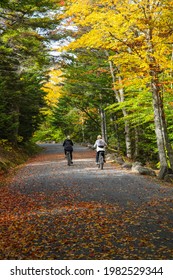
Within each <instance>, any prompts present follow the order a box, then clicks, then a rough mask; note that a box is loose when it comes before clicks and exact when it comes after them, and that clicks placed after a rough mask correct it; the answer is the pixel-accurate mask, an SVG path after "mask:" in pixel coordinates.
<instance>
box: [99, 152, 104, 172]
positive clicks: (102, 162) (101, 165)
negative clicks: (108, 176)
mask: <svg viewBox="0 0 173 280" xmlns="http://www.w3.org/2000/svg"><path fill="white" fill-rule="evenodd" d="M103 165H104V161H103V156H102V155H101V156H100V169H103Z"/></svg>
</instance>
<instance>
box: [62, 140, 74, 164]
mask: <svg viewBox="0 0 173 280" xmlns="http://www.w3.org/2000/svg"><path fill="white" fill-rule="evenodd" d="M63 147H64V153H65V156H66V153H67V151H68V152H70V157H71V163H72V164H73V161H72V159H73V141H72V140H71V139H70V136H69V135H68V136H67V138H66V139H65V140H64V142H63Z"/></svg>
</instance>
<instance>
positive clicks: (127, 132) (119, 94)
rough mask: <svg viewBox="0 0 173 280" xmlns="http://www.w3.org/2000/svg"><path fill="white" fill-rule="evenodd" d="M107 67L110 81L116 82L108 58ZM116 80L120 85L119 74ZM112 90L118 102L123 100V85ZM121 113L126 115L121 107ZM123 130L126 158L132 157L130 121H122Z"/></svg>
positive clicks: (111, 64) (111, 63)
mask: <svg viewBox="0 0 173 280" xmlns="http://www.w3.org/2000/svg"><path fill="white" fill-rule="evenodd" d="M106 55H107V56H108V57H109V54H108V52H107V51H106ZM109 67H110V72H111V76H112V83H113V85H114V84H115V82H116V77H115V74H114V69H113V62H112V61H111V60H109ZM118 82H119V84H120V85H122V79H121V77H120V76H119V79H118ZM113 91H114V93H115V98H116V100H117V101H118V103H121V102H124V89H123V87H121V88H120V89H119V90H116V89H114V90H113ZM122 113H123V116H124V117H126V116H127V115H128V113H127V111H126V109H122ZM124 130H125V143H126V156H127V157H128V158H132V150H131V139H130V123H129V121H127V120H125V121H124Z"/></svg>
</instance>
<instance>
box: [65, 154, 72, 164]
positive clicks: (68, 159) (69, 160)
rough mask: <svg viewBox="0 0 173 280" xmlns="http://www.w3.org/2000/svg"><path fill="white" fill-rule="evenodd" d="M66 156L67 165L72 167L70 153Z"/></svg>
mask: <svg viewBox="0 0 173 280" xmlns="http://www.w3.org/2000/svg"><path fill="white" fill-rule="evenodd" d="M66 155H67V164H68V165H69V166H70V165H71V156H70V152H67V153H66Z"/></svg>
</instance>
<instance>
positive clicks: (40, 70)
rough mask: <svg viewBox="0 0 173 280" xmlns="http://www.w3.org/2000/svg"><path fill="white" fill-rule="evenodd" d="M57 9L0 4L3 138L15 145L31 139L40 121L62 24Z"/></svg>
mask: <svg viewBox="0 0 173 280" xmlns="http://www.w3.org/2000/svg"><path fill="white" fill-rule="evenodd" d="M57 8H58V4H57V1H53V0H52V1H46V0H42V1H39V3H38V1H36V0H32V1H30V2H28V1H27V0H22V1H18V0H16V1H10V0H9V1H1V4H0V22H1V29H0V32H1V38H0V58H1V67H0V88H1V91H0V97H1V100H2V105H1V107H0V119H1V121H0V128H1V134H0V137H1V138H7V139H8V140H10V141H11V142H12V143H13V144H17V142H18V138H20V139H21V138H22V139H23V141H26V140H28V139H29V138H30V137H31V136H32V133H33V132H34V131H35V129H36V128H37V126H38V124H39V122H40V108H41V107H42V106H43V103H44V91H43V90H41V87H42V85H43V83H44V82H46V75H47V67H48V66H49V62H50V57H49V54H48V49H47V44H48V40H49V35H50V33H51V30H52V29H54V28H55V23H56V24H58V21H57V14H56V12H58V11H57ZM55 9H56V12H54V13H53V10H55ZM50 15H51V16H50ZM45 31H46V32H45ZM51 38H52V35H51Z"/></svg>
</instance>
